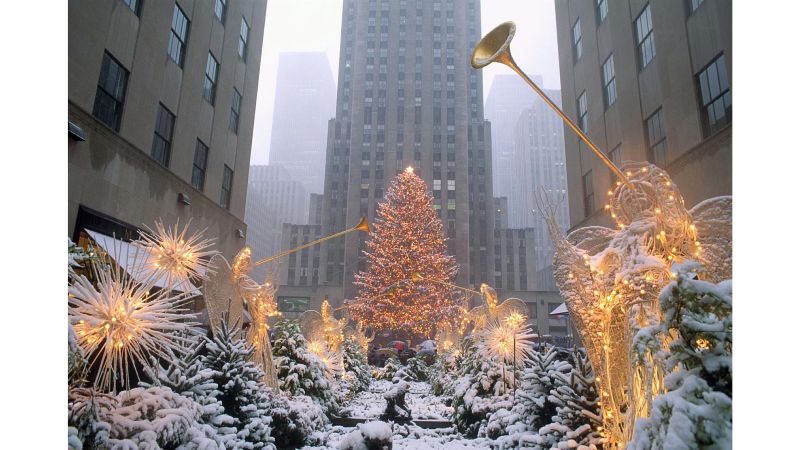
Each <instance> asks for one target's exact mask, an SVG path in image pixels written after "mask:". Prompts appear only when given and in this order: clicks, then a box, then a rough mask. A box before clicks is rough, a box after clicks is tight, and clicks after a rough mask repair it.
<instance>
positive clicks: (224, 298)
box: [203, 254, 242, 334]
mask: <svg viewBox="0 0 800 450" xmlns="http://www.w3.org/2000/svg"><path fill="white" fill-rule="evenodd" d="M209 268H210V269H211V270H209V273H208V279H207V280H205V281H204V282H203V297H204V298H205V301H206V309H207V310H208V320H209V322H210V326H211V330H212V332H213V333H214V334H216V332H217V328H218V327H219V326H220V323H221V321H222V313H223V312H224V311H229V313H228V314H229V315H228V322H229V325H230V326H233V325H234V324H237V327H239V328H241V326H242V298H241V297H240V295H239V290H238V289H237V287H236V284H235V281H234V278H233V270H232V269H231V266H230V264H228V261H227V260H226V259H225V257H223V256H222V255H219V254H217V255H214V256H212V257H211V260H210V262H209Z"/></svg>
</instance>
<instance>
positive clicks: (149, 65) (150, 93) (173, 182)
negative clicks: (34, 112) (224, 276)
mask: <svg viewBox="0 0 800 450" xmlns="http://www.w3.org/2000/svg"><path fill="white" fill-rule="evenodd" d="M265 15H266V3H265V2H263V1H241V2H230V1H229V2H219V1H218V2H216V4H215V3H214V2H184V1H180V2H175V1H145V2H142V1H125V2H123V1H116V0H115V1H101V2H98V1H87V0H75V1H70V7H69V39H68V41H69V89H68V94H69V99H68V112H67V115H68V119H69V129H70V135H69V136H70V140H69V205H68V207H69V219H68V233H69V235H70V236H72V238H73V239H74V240H75V241H76V242H81V241H83V240H86V239H87V238H88V237H87V236H88V234H87V231H91V232H92V233H101V234H105V235H109V236H110V235H112V234H113V235H115V236H116V237H118V238H122V239H132V238H135V237H137V229H138V228H140V227H142V226H143V225H150V226H152V225H153V223H154V222H155V221H156V220H157V219H159V218H160V219H162V220H163V221H164V223H165V224H166V225H174V224H175V222H176V221H177V220H180V223H181V225H183V224H185V223H186V222H188V220H189V219H192V228H194V229H203V228H206V229H207V236H208V237H214V238H215V239H216V242H217V248H219V249H220V250H221V251H222V252H223V254H224V255H225V256H226V257H228V258H232V257H233V256H234V255H235V254H236V252H237V251H238V250H239V249H240V248H241V247H242V246H244V237H245V230H246V226H245V223H244V210H245V192H246V189H247V175H248V167H249V163H250V147H251V142H252V138H253V121H254V115H255V104H256V90H257V88H258V76H259V69H260V61H261V43H262V40H263V36H264V20H265Z"/></svg>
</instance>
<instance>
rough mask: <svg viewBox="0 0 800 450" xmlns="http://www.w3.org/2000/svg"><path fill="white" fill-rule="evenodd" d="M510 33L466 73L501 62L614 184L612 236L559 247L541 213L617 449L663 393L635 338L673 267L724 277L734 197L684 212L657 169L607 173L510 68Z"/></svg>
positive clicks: (635, 166) (585, 233)
mask: <svg viewBox="0 0 800 450" xmlns="http://www.w3.org/2000/svg"><path fill="white" fill-rule="evenodd" d="M515 31H516V26H515V25H514V23H513V22H506V23H503V24H501V25H499V26H498V27H496V28H495V29H494V30H492V31H491V32H489V33H488V34H487V35H486V36H484V37H483V39H481V41H480V42H479V43H478V44H477V45H476V47H475V49H474V51H473V53H472V66H473V67H474V68H476V69H480V68H483V67H485V66H487V65H488V64H491V63H492V62H499V63H502V64H505V65H507V66H508V67H510V68H511V69H512V70H514V72H516V73H517V74H518V75H519V76H520V77H521V78H522V79H523V80H525V82H526V83H527V84H528V85H529V86H530V87H531V88H532V89H533V90H534V91H536V92H537V93H538V94H539V96H540V97H541V98H542V99H543V100H544V101H545V103H547V104H548V106H550V107H551V108H552V109H553V110H554V111H555V112H556V113H557V114H558V115H559V117H561V119H562V120H563V121H564V123H565V124H566V125H567V126H568V127H569V128H570V129H572V130H573V131H574V132H575V133H576V134H577V135H578V137H579V138H580V139H581V140H582V141H583V142H584V143H586V145H587V146H588V147H589V149H590V150H592V151H593V152H594V153H595V154H596V155H597V156H598V157H599V158H600V159H601V160H602V161H603V163H604V164H605V165H606V166H608V167H609V168H610V169H611V170H612V172H614V174H616V176H617V177H618V178H619V181H617V183H616V187H615V188H614V189H611V190H609V191H608V195H609V197H610V198H609V203H608V204H607V205H606V210H607V211H609V212H610V213H611V218H612V219H614V220H615V221H616V224H617V230H611V229H607V228H603V227H586V228H582V229H579V230H576V231H574V232H573V233H571V234H570V235H569V236H568V237H567V238H565V237H564V236H563V235H562V234H561V230H560V229H559V228H558V225H557V223H556V220H555V211H554V209H553V208H552V207H549V206H548V205H545V203H546V202H544V201H540V209H541V210H547V212H546V213H545V215H546V216H547V218H548V221H547V222H548V228H549V232H550V235H551V238H552V240H553V244H554V248H555V256H554V262H553V270H554V274H555V279H556V284H557V285H558V287H559V290H560V292H561V294H562V296H563V297H564V298H565V299H566V304H567V308H568V309H569V313H570V317H572V318H573V320H574V323H575V325H576V328H577V329H578V331H579V333H580V335H581V338H582V340H583V342H584V345H585V346H586V350H587V353H588V355H589V359H590V361H591V364H592V368H593V369H594V371H595V373H596V374H597V379H596V382H597V386H598V391H599V392H600V394H601V402H600V406H601V408H602V412H603V427H601V428H600V429H599V430H598V431H599V432H600V433H601V435H602V436H603V437H605V438H606V440H607V443H608V445H610V446H611V447H620V446H623V445H625V444H626V443H627V442H628V441H630V438H631V436H632V433H633V428H634V423H635V422H636V420H637V419H638V418H642V417H647V416H648V415H649V412H650V405H651V401H652V399H653V398H654V397H655V396H656V395H658V394H659V393H660V392H663V390H664V386H663V377H664V369H663V367H662V366H661V363H660V362H659V361H657V360H655V359H654V358H653V355H652V354H649V353H648V352H647V351H646V350H642V349H635V350H637V351H635V352H632V349H631V340H632V338H633V336H634V335H635V334H636V332H637V331H638V330H639V329H641V328H642V327H645V326H648V325H651V324H654V323H656V322H657V321H659V320H660V317H659V314H660V310H659V308H658V303H657V296H658V293H659V292H660V290H661V289H662V288H663V287H664V286H665V285H666V283H667V282H668V281H669V280H670V279H671V278H672V277H673V276H674V274H673V273H672V272H671V266H672V264H674V263H680V262H682V261H684V260H686V259H694V260H698V261H700V262H701V263H703V264H704V265H705V268H706V270H707V272H706V274H705V276H707V277H708V278H709V279H710V280H711V281H721V280H723V279H727V278H730V275H731V197H729V196H728V197H717V198H713V199H709V200H706V201H704V202H702V203H700V204H698V205H696V206H695V207H694V208H692V210H691V211H688V212H687V211H686V209H685V208H684V204H683V198H682V197H681V196H680V193H679V192H678V189H677V187H676V186H675V185H674V183H673V182H672V180H671V179H670V178H669V176H668V175H667V174H666V172H664V171H663V170H661V169H660V168H658V167H656V166H654V165H652V164H648V163H626V164H625V165H623V167H622V168H619V167H617V166H616V165H614V163H613V162H611V160H610V159H609V158H608V157H607V156H606V154H605V153H604V152H603V151H601V150H600V149H599V148H598V147H597V146H596V145H595V144H594V143H593V142H592V141H591V140H590V139H589V137H588V136H586V134H584V133H583V131H582V130H581V129H580V128H579V127H578V126H577V125H575V123H573V122H572V120H570V119H569V118H568V117H567V116H566V114H565V113H564V112H563V111H562V110H561V109H560V108H558V106H556V105H555V103H553V101H552V100H550V98H548V97H547V95H546V94H545V93H544V92H543V91H542V90H541V89H540V88H539V87H538V86H537V85H536V84H535V83H534V82H533V81H531V80H530V78H528V77H527V76H526V75H525V73H523V72H522V71H521V70H520V69H519V67H518V66H517V65H516V63H515V62H514V59H513V58H512V56H511V51H510V44H511V40H512V39H513V37H514V33H515ZM701 240H702V243H701ZM667 345H668V343H667V342H664V343H662V346H665V347H666V346H667ZM632 353H633V354H636V355H637V356H636V358H635V359H634V358H632V357H631V354H632Z"/></svg>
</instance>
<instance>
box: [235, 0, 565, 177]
mask: <svg viewBox="0 0 800 450" xmlns="http://www.w3.org/2000/svg"><path fill="white" fill-rule="evenodd" d="M341 19H342V2H341V1H335V0H269V2H268V3H267V17H266V25H265V32H264V44H263V50H262V54H261V73H260V75H259V83H258V85H259V86H258V100H257V103H256V115H255V131H254V133H253V148H252V153H251V157H250V161H251V164H267V162H268V161H269V146H270V140H271V134H272V130H271V129H272V115H273V107H274V103H275V89H276V86H275V83H276V79H277V70H278V58H279V55H280V54H281V53H283V52H310V51H313V52H325V53H326V54H327V55H328V61H329V63H330V66H331V71H332V72H333V77H334V81H336V79H337V77H338V75H339V40H340V30H341ZM507 20H513V21H514V22H516V24H517V34H516V37H515V38H514V41H513V43H512V45H511V48H512V53H513V55H514V59H515V60H516V61H517V63H518V64H519V66H520V67H521V68H522V70H524V71H525V72H527V73H531V74H539V75H541V76H542V78H543V80H544V82H543V84H544V87H546V88H552V89H558V88H559V87H560V80H559V70H558V46H557V43H556V26H555V8H554V1H553V0H484V1H482V2H481V27H482V33H486V32H488V31H489V30H491V29H492V28H494V27H495V26H497V25H498V24H500V23H502V22H504V21H507ZM498 73H511V70H510V69H508V68H506V67H503V66H500V65H498V64H492V65H490V66H489V67H487V68H485V69H483V95H484V100H485V99H486V96H487V95H488V92H489V87H490V86H491V83H492V80H493V78H494V76H495V75H496V74H498Z"/></svg>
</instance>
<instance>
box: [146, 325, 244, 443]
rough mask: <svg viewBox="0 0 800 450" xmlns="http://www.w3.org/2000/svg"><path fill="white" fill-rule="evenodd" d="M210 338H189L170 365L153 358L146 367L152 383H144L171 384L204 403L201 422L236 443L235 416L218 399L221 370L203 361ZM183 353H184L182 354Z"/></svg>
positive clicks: (172, 387)
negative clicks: (226, 410)
mask: <svg viewBox="0 0 800 450" xmlns="http://www.w3.org/2000/svg"><path fill="white" fill-rule="evenodd" d="M206 342H207V340H206V339H205V338H203V337H201V336H195V338H194V339H186V340H185V341H183V343H182V344H181V345H182V346H183V347H185V348H184V350H183V352H181V354H180V355H176V356H175V357H174V358H172V359H171V360H170V361H168V362H167V365H166V367H165V366H164V365H162V364H161V363H160V362H159V361H155V360H154V361H153V365H152V367H153V368H152V369H151V368H145V371H146V373H147V375H148V376H149V378H150V379H151V380H153V382H152V383H146V382H140V383H139V385H140V386H143V387H145V388H147V387H151V386H163V387H167V388H169V389H170V390H172V391H173V392H175V393H177V394H180V395H182V396H184V397H187V398H190V399H192V400H194V401H195V402H196V403H197V404H199V405H200V406H201V417H200V421H201V422H202V423H203V424H207V425H210V426H212V427H213V428H214V429H215V430H216V432H217V435H218V442H219V443H220V444H224V445H226V446H233V445H234V444H233V441H236V440H237V439H238V438H237V437H236V433H237V431H238V430H237V429H236V427H235V426H234V425H235V422H236V421H235V419H234V418H233V417H231V416H230V415H228V414H226V413H225V408H224V407H223V405H222V402H221V401H220V400H219V399H218V397H219V395H220V394H221V391H220V390H219V386H218V385H217V383H216V382H215V381H214V377H215V376H218V375H219V374H218V372H217V371H215V370H214V369H212V368H211V367H206V366H205V365H204V364H203V360H202V355H203V353H204V352H205V349H206ZM181 355H182V356H181Z"/></svg>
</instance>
